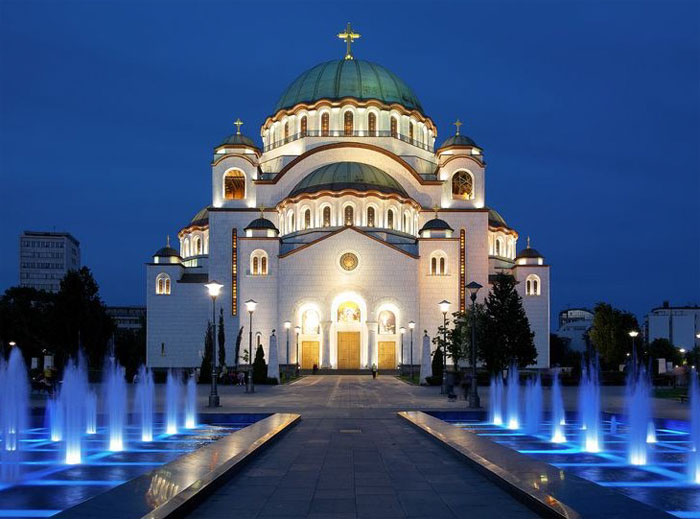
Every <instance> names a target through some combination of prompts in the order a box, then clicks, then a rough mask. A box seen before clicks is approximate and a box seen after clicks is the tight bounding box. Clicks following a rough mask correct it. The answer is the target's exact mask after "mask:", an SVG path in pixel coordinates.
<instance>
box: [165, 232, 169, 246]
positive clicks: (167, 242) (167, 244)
mask: <svg viewBox="0 0 700 519" xmlns="http://www.w3.org/2000/svg"><path fill="white" fill-rule="evenodd" d="M165 246H166V247H170V235H169V234H168V235H167V236H166V237H165Z"/></svg>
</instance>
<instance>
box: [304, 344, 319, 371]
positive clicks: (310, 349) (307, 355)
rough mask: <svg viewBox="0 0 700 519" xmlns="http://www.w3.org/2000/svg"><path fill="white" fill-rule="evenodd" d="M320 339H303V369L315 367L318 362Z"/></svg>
mask: <svg viewBox="0 0 700 519" xmlns="http://www.w3.org/2000/svg"><path fill="white" fill-rule="evenodd" d="M318 349H319V345H318V341H301V369H313V367H314V364H316V366H317V367H319V368H320V367H321V366H320V365H319V363H318Z"/></svg>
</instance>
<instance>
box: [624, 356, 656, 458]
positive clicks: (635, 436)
mask: <svg viewBox="0 0 700 519" xmlns="http://www.w3.org/2000/svg"><path fill="white" fill-rule="evenodd" d="M634 371H636V373H634ZM650 392H651V388H650V384H649V377H648V376H647V373H646V371H645V370H644V369H639V370H632V373H631V374H630V375H629V376H628V377H627V390H626V403H627V423H628V426H627V459H628V460H629V462H630V463H631V464H632V465H646V464H647V457H648V449H647V435H648V430H649V424H650V423H651V402H650V400H649V398H650ZM652 430H653V424H652ZM655 438H656V435H655V434H654V439H655Z"/></svg>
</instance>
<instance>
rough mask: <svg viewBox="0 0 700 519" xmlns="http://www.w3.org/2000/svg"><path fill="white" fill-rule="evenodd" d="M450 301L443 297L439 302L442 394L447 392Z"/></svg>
mask: <svg viewBox="0 0 700 519" xmlns="http://www.w3.org/2000/svg"><path fill="white" fill-rule="evenodd" d="M451 304H452V303H450V302H449V301H448V300H446V299H443V300H442V301H440V302H439V303H438V306H439V307H440V311H441V312H442V343H443V346H442V350H443V351H442V387H441V388H440V394H441V395H444V394H445V393H447V312H449V311H450V305H451Z"/></svg>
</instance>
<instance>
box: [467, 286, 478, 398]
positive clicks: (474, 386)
mask: <svg viewBox="0 0 700 519" xmlns="http://www.w3.org/2000/svg"><path fill="white" fill-rule="evenodd" d="M480 288H481V285H480V284H479V283H477V282H476V281H472V282H471V283H469V284H468V285H467V290H469V298H470V299H471V300H472V386H471V391H470V392H469V408H470V409H479V408H480V407H481V400H480V399H479V390H478V386H477V383H476V294H477V292H478V291H479V289H480Z"/></svg>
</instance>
